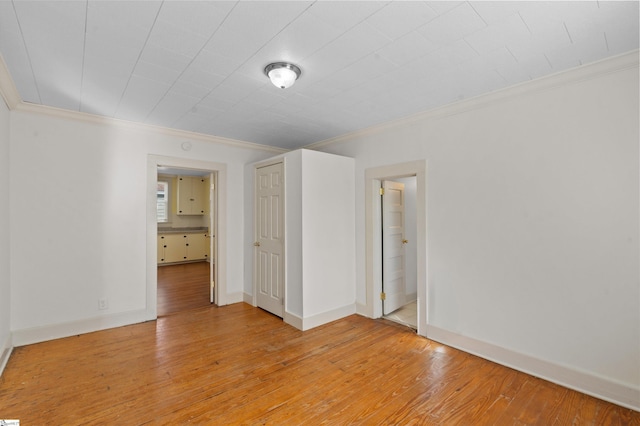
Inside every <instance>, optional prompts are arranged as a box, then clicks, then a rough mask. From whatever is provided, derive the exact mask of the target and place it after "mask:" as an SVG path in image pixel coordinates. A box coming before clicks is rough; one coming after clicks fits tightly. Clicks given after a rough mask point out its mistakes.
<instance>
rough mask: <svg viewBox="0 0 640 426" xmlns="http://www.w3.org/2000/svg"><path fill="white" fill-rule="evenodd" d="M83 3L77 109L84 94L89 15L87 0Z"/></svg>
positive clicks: (80, 105) (79, 108) (79, 107)
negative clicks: (82, 37) (80, 66)
mask: <svg viewBox="0 0 640 426" xmlns="http://www.w3.org/2000/svg"><path fill="white" fill-rule="evenodd" d="M84 4H85V6H84V40H83V43H82V68H81V71H80V72H81V75H80V100H79V102H78V111H82V95H83V94H84V60H85V58H86V55H87V19H88V16H89V0H85V3H84Z"/></svg>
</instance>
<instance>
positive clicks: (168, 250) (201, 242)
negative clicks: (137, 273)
mask: <svg viewBox="0 0 640 426" xmlns="http://www.w3.org/2000/svg"><path fill="white" fill-rule="evenodd" d="M208 258H209V234H207V233H206V232H196V233H167V234H158V264H164V263H176V262H187V261H194V260H206V259H208Z"/></svg>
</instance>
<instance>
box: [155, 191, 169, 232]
mask: <svg viewBox="0 0 640 426" xmlns="http://www.w3.org/2000/svg"><path fill="white" fill-rule="evenodd" d="M157 194H158V222H169V182H164V181H158V191H157Z"/></svg>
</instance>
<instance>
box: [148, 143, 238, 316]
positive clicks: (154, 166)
mask: <svg viewBox="0 0 640 426" xmlns="http://www.w3.org/2000/svg"><path fill="white" fill-rule="evenodd" d="M160 165H162V166H169V167H177V168H188V169H199V170H207V171H211V172H214V173H216V174H217V189H216V192H217V197H218V199H217V202H216V206H217V210H218V211H217V214H216V217H217V230H218V231H217V235H216V244H217V245H218V247H217V250H216V251H215V252H216V254H217V259H215V265H216V275H217V281H216V288H215V291H216V298H215V299H216V304H217V305H218V306H223V305H227V304H229V303H235V302H229V300H230V296H231V297H232V298H233V300H234V301H235V300H236V299H237V298H238V297H239V299H238V300H237V301H238V302H239V301H242V294H241V293H240V292H239V293H238V295H239V296H238V295H236V294H235V293H234V294H233V295H228V294H227V165H226V164H224V163H214V162H210V161H202V160H191V159H187V158H175V157H166V156H161V155H154V154H149V155H148V157H147V283H146V294H147V302H146V303H147V313H148V319H155V318H157V301H158V287H157V286H158V269H157V268H158V263H157V262H158V259H157V257H158V251H157V244H158V241H157V239H158V224H157V223H156V214H157V211H156V199H157V195H156V185H157V181H158V166H160Z"/></svg>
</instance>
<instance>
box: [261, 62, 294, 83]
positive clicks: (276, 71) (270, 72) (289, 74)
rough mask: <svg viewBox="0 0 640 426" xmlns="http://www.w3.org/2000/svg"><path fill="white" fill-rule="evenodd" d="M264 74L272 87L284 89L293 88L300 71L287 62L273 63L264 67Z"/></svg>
mask: <svg viewBox="0 0 640 426" xmlns="http://www.w3.org/2000/svg"><path fill="white" fill-rule="evenodd" d="M264 73H265V74H266V75H267V77H269V79H270V80H271V82H272V83H273V85H274V86H276V87H279V88H281V89H286V88H289V87H291V86H293V83H295V82H296V80H297V79H298V77H300V74H301V73H302V71H300V68H298V67H297V66H295V65H293V64H290V63H288V62H274V63H272V64H269V65H267V66H266V67H265V69H264Z"/></svg>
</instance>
